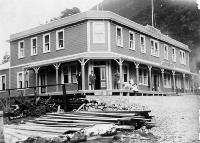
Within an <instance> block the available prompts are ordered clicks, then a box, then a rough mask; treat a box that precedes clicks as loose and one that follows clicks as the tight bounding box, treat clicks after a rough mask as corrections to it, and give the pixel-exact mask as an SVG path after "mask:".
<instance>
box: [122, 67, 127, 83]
mask: <svg viewBox="0 0 200 143" xmlns="http://www.w3.org/2000/svg"><path fill="white" fill-rule="evenodd" d="M123 77H124V82H128V66H123Z"/></svg>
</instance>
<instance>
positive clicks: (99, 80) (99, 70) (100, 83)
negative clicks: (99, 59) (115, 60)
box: [94, 66, 106, 90]
mask: <svg viewBox="0 0 200 143" xmlns="http://www.w3.org/2000/svg"><path fill="white" fill-rule="evenodd" d="M94 74H95V76H96V80H95V89H96V90H99V89H106V67H105V66H95V67H94Z"/></svg>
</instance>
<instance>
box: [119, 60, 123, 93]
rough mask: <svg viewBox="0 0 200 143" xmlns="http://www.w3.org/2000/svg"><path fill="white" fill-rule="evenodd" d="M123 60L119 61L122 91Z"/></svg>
mask: <svg viewBox="0 0 200 143" xmlns="http://www.w3.org/2000/svg"><path fill="white" fill-rule="evenodd" d="M122 65H123V60H122V59H121V58H120V59H119V72H120V89H122V82H123V73H122Z"/></svg>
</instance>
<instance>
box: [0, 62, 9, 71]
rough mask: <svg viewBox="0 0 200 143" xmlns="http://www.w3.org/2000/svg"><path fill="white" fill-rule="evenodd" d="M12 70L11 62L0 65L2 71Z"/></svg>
mask: <svg viewBox="0 0 200 143" xmlns="http://www.w3.org/2000/svg"><path fill="white" fill-rule="evenodd" d="M9 68H10V62H7V63H5V64H2V65H0V70H6V69H9Z"/></svg>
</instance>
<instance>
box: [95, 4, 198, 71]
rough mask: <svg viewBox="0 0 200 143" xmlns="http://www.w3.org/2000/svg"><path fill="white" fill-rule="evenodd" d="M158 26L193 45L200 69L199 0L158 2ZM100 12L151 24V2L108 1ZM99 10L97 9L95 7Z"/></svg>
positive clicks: (193, 56) (194, 60) (193, 58)
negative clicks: (113, 13)
mask: <svg viewBox="0 0 200 143" xmlns="http://www.w3.org/2000/svg"><path fill="white" fill-rule="evenodd" d="M154 7H155V15H154V16H155V27H156V28H158V29H160V30H161V31H162V33H164V34H168V35H169V36H170V37H172V38H174V39H176V40H178V41H181V42H183V43H185V44H187V45H189V47H190V49H192V53H191V60H190V62H191V69H192V70H193V71H195V70H196V66H197V67H198V68H197V69H200V10H198V7H197V4H196V1H195V0H154ZM99 8H100V9H103V10H109V11H113V12H115V13H117V14H119V15H122V16H124V17H127V18H129V19H131V20H133V21H135V22H137V23H140V24H142V25H146V24H151V0H104V1H103V2H102V3H101V4H100V5H99ZM93 9H95V7H94V8H93Z"/></svg>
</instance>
